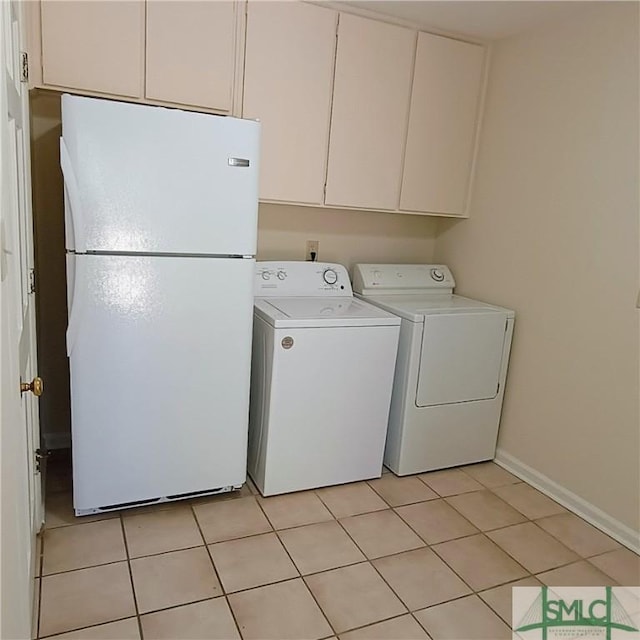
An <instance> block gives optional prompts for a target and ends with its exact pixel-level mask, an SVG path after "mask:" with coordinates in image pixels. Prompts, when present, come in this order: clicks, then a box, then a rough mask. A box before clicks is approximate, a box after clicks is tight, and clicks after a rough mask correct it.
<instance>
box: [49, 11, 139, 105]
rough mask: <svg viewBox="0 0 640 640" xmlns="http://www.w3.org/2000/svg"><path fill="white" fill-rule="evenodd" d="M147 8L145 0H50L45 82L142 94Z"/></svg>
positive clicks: (112, 92)
mask: <svg viewBox="0 0 640 640" xmlns="http://www.w3.org/2000/svg"><path fill="white" fill-rule="evenodd" d="M144 9H145V3H144V2H143V1H142V0H127V1H126V2H112V1H110V0H83V1H81V2H78V1H74V0H71V1H59V0H44V1H43V2H42V3H41V18H40V19H41V25H42V39H41V42H42V82H43V84H45V85H54V86H59V87H69V88H71V89H80V90H82V89H84V90H86V91H96V92H100V93H107V94H115V95H120V96H132V97H139V96H141V94H142V84H143V80H142V75H143V65H144V12H145V11H144Z"/></svg>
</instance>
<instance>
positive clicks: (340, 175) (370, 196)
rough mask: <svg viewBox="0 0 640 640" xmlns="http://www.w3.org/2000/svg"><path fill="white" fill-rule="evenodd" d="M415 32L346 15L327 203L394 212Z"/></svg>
mask: <svg viewBox="0 0 640 640" xmlns="http://www.w3.org/2000/svg"><path fill="white" fill-rule="evenodd" d="M415 43H416V32H415V31H412V30H410V29H405V28H403V27H397V26H395V25H390V24H386V23H384V22H377V21H374V20H369V19H367V18H360V17H357V16H352V15H348V14H340V25H339V28H338V49H337V58H336V73H335V86H334V96H333V112H332V116H331V135H330V143H329V166H328V172H327V192H326V198H325V203H326V204H328V205H344V206H353V207H369V208H374V209H396V208H397V207H398V201H399V197H400V182H401V177H402V156H403V152H404V142H405V135H406V129H407V118H408V114H409V96H410V90H411V75H412V71H413V57H414V51H415Z"/></svg>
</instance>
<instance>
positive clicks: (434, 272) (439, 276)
mask: <svg viewBox="0 0 640 640" xmlns="http://www.w3.org/2000/svg"><path fill="white" fill-rule="evenodd" d="M431 277H432V278H433V279H434V280H435V281H436V282H442V281H443V280H444V273H442V269H431Z"/></svg>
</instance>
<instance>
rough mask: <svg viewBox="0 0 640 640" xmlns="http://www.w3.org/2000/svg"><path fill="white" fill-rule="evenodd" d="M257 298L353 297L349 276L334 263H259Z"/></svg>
mask: <svg viewBox="0 0 640 640" xmlns="http://www.w3.org/2000/svg"><path fill="white" fill-rule="evenodd" d="M254 295H255V296H256V298H270V297H271V298H273V297H276V298H285V297H287V296H297V297H316V296H330V297H332V298H336V297H352V296H353V291H352V289H351V282H350V281H349V274H348V273H347V270H346V269H345V267H343V266H342V265H341V264H335V263H332V262H296V261H289V262H286V261H283V262H276V261H274V260H273V261H271V260H270V261H263V262H256V278H255V288H254Z"/></svg>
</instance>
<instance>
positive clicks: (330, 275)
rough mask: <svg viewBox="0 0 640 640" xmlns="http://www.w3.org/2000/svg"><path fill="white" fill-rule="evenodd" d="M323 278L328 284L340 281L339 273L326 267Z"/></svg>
mask: <svg viewBox="0 0 640 640" xmlns="http://www.w3.org/2000/svg"><path fill="white" fill-rule="evenodd" d="M322 278H323V279H324V281H325V282H326V283H327V284H335V283H336V282H338V274H337V273H336V272H335V271H334V270H333V269H325V270H324V273H323V274H322Z"/></svg>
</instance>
